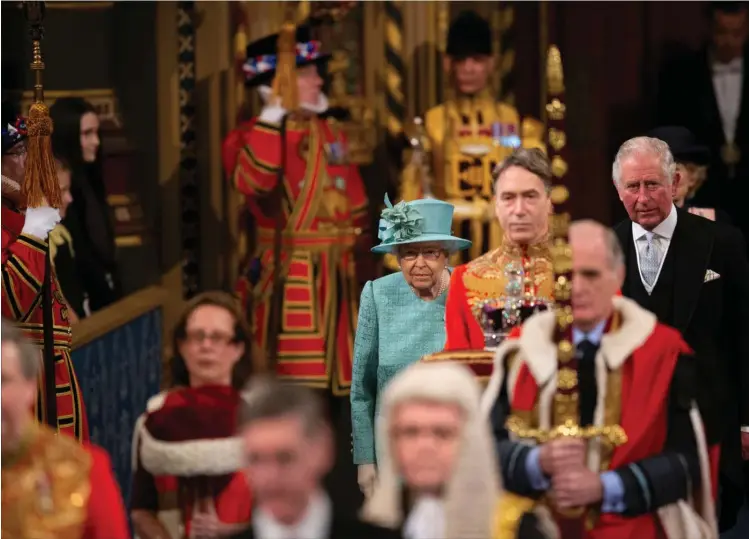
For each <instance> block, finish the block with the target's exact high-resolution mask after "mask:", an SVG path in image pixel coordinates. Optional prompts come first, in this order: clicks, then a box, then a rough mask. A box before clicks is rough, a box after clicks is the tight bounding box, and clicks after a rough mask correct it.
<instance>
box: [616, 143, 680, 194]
mask: <svg viewBox="0 0 749 539" xmlns="http://www.w3.org/2000/svg"><path fill="white" fill-rule="evenodd" d="M635 155H654V156H656V157H657V158H658V161H659V162H660V163H661V167H662V168H663V177H664V178H665V179H666V181H667V182H668V184H669V185H671V183H672V182H673V179H674V172H676V163H674V156H673V154H672V153H671V149H670V148H669V147H668V144H666V143H665V142H663V141H662V140H661V139H657V138H653V137H635V138H631V139H629V140H628V141H626V142H625V143H624V144H622V145H621V146H619V151H618V152H616V157H615V158H614V164H613V165H612V167H611V177H612V178H613V180H614V184H616V185H617V186H619V185H621V181H622V161H625V160H626V159H628V158H630V157H633V156H635Z"/></svg>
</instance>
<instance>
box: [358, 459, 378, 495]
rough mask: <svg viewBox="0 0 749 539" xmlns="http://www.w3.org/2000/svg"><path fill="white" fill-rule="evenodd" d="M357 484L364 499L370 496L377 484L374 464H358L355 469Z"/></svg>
mask: <svg viewBox="0 0 749 539" xmlns="http://www.w3.org/2000/svg"><path fill="white" fill-rule="evenodd" d="M356 481H357V483H359V489H360V490H361V491H362V493H363V494H364V497H365V498H369V497H370V496H372V492H374V487H375V484H376V483H377V467H376V466H375V465H374V464H359V466H358V467H357V477H356Z"/></svg>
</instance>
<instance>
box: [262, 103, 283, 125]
mask: <svg viewBox="0 0 749 539" xmlns="http://www.w3.org/2000/svg"><path fill="white" fill-rule="evenodd" d="M284 114H286V109H285V108H283V107H282V106H281V105H266V106H265V107H263V110H262V111H260V117H259V118H258V120H260V121H261V122H263V123H266V124H273V125H279V124H280V123H281V119H282V118H283V116H284Z"/></svg>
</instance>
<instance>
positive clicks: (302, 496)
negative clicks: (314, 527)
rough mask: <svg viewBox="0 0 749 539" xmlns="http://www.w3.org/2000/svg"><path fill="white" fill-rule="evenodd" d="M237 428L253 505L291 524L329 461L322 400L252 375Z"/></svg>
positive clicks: (302, 510) (331, 459)
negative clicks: (245, 461)
mask: <svg viewBox="0 0 749 539" xmlns="http://www.w3.org/2000/svg"><path fill="white" fill-rule="evenodd" d="M239 428H240V435H241V437H242V441H243V445H244V450H245V454H246V458H247V473H248V476H249V477H250V478H251V479H250V485H251V487H252V489H253V492H254V496H255V504H256V507H258V508H259V509H260V510H262V511H264V512H265V513H267V514H269V515H270V516H272V517H273V518H274V519H275V520H277V521H279V522H282V523H284V524H287V525H291V524H295V523H297V522H298V521H299V519H301V518H302V516H303V515H304V514H305V510H306V508H307V504H308V503H309V500H310V498H311V497H312V496H313V494H314V493H315V492H316V491H318V490H320V489H321V488H322V487H321V481H322V479H323V476H325V475H326V474H327V473H328V472H329V471H330V469H331V468H332V466H333V462H334V459H335V455H334V449H333V440H332V434H331V430H330V426H329V424H328V421H327V419H326V418H325V414H324V411H323V405H322V402H321V401H320V399H319V398H318V396H317V395H316V394H315V393H313V392H312V390H310V389H308V388H305V387H300V386H292V385H284V384H281V383H280V382H276V381H273V380H271V379H258V380H255V381H253V382H251V383H250V384H249V386H248V389H247V391H246V392H245V393H244V402H243V404H242V410H241V412H240V426H239Z"/></svg>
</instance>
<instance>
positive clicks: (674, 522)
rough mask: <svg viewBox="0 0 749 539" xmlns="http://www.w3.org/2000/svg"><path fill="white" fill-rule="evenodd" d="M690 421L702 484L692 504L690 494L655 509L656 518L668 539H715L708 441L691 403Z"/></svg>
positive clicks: (716, 527)
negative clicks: (685, 497)
mask: <svg viewBox="0 0 749 539" xmlns="http://www.w3.org/2000/svg"><path fill="white" fill-rule="evenodd" d="M689 419H690V420H691V421H692V429H693V431H694V436H695V439H696V442H697V453H698V455H699V459H700V478H701V480H702V484H701V486H700V490H699V492H698V493H697V494H698V499H697V500H696V501H695V500H694V499H693V494H694V492H690V493H689V499H687V500H679V501H677V502H676V503H672V504H670V505H667V506H665V507H661V508H660V509H658V518H659V519H660V521H661V525H662V526H663V530H664V532H665V533H666V537H667V539H717V537H718V535H719V534H718V524H717V522H716V520H715V503H714V501H713V495H712V486H711V485H712V484H711V482H710V461H709V459H708V451H707V440H706V438H705V431H704V428H703V426H702V417H701V416H700V413H699V410H698V409H697V405H696V403H694V402H693V403H692V409H691V410H690V411H689Z"/></svg>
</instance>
